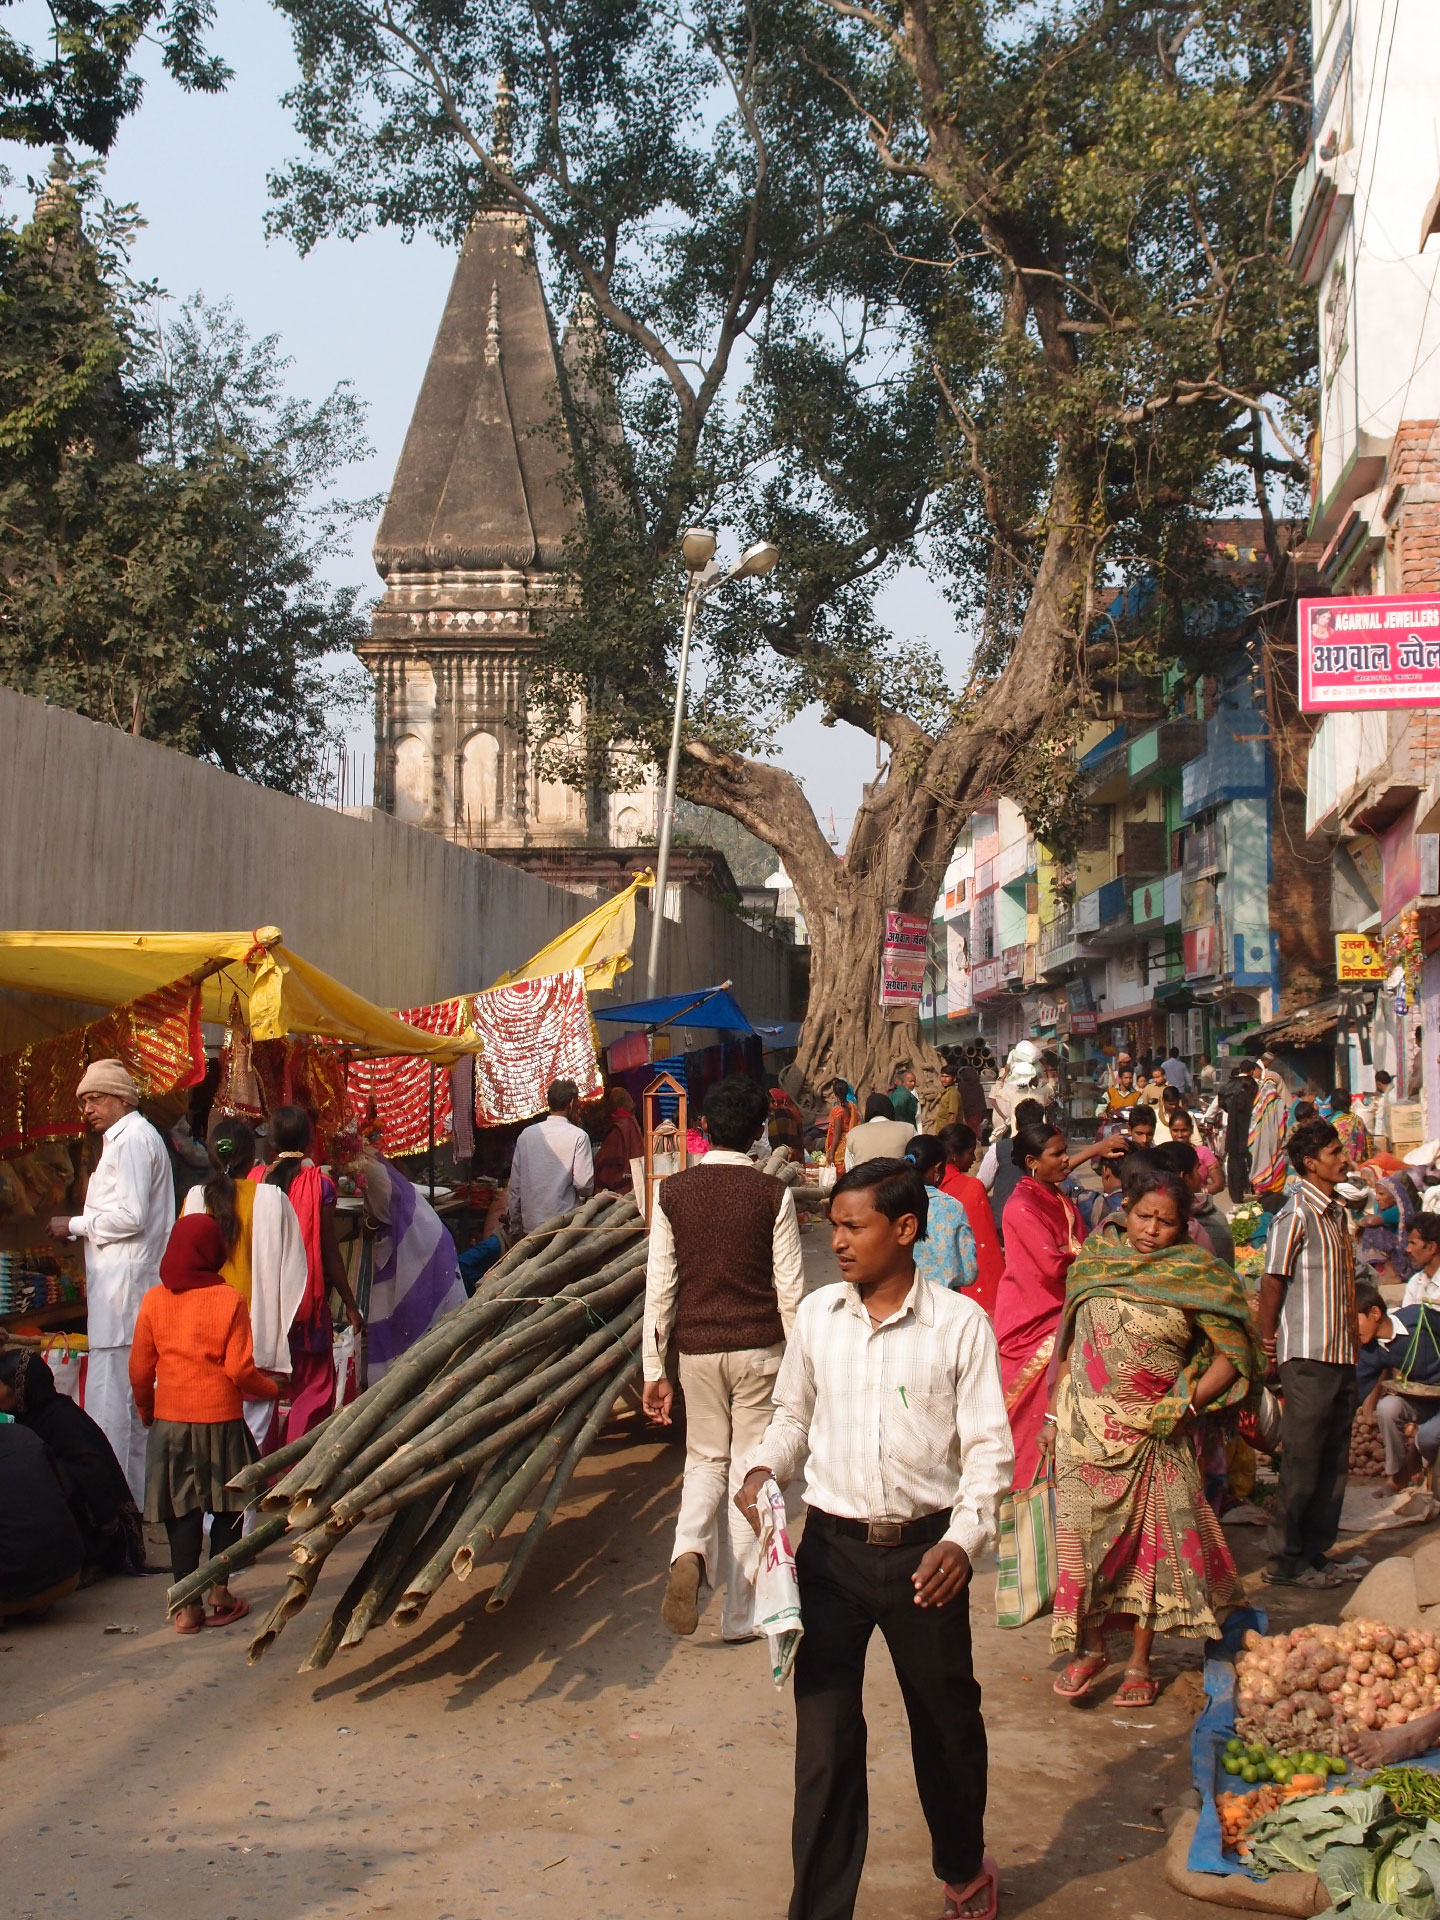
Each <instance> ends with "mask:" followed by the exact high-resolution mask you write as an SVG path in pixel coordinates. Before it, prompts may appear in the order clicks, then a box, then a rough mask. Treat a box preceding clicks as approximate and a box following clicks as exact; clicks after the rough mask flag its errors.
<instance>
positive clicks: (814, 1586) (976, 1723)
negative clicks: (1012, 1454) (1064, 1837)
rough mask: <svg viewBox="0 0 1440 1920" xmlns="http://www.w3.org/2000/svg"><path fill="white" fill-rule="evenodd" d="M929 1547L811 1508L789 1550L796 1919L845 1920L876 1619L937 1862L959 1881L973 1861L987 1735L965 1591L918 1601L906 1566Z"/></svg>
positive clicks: (860, 1814)
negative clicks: (843, 1525) (794, 1598)
mask: <svg viewBox="0 0 1440 1920" xmlns="http://www.w3.org/2000/svg"><path fill="white" fill-rule="evenodd" d="M817 1520H819V1521H821V1522H822V1524H821V1525H817V1524H816V1523H817ZM926 1551H927V1548H926V1547H925V1546H923V1545H921V1546H914V1547H872V1546H867V1545H866V1543H865V1542H864V1541H863V1540H854V1539H848V1538H845V1537H843V1536H841V1535H838V1534H835V1533H833V1532H829V1531H826V1530H825V1529H824V1527H823V1516H822V1515H818V1514H814V1513H812V1514H811V1516H810V1518H809V1519H808V1520H807V1522H806V1525H805V1533H804V1536H803V1538H802V1539H801V1542H800V1546H799V1548H798V1550H797V1552H796V1555H795V1564H796V1570H797V1572H798V1574H799V1578H800V1614H801V1618H802V1620H803V1621H804V1623H805V1632H804V1636H803V1637H802V1639H801V1641H800V1649H799V1652H798V1654H797V1656H796V1660H795V1820H794V1827H793V1830H792V1834H791V1847H792V1850H793V1853H794V1860H795V1891H794V1893H793V1894H792V1895H791V1899H790V1920H850V1916H851V1915H852V1914H853V1912H854V1910H855V1895H856V1892H857V1891H858V1889H859V1886H860V1870H861V1868H862V1867H863V1866H864V1864H865V1844H866V1841H867V1839H868V1837H869V1817H870V1803H869V1794H868V1790H867V1781H866V1772H865V1715H864V1712H863V1709H862V1705H861V1688H862V1684H863V1682H864V1678H865V1649H866V1647H867V1646H868V1645H869V1641H870V1636H871V1634H872V1633H873V1632H874V1630H875V1628H876V1627H879V1629H880V1631H881V1633H883V1634H884V1636H885V1644H886V1646H887V1647H889V1649H890V1658H891V1659H892V1660H893V1661H894V1663H895V1673H896V1676H897V1678H898V1679H899V1681H900V1691H901V1693H902V1694H903V1695H904V1699H905V1711H906V1714H907V1715H908V1717H909V1721H910V1752H911V1756H912V1758H913V1760H914V1765H915V1784H916V1786H917V1788H918V1789H919V1793H920V1805H921V1809H922V1810H923V1812H924V1815H925V1821H926V1825H927V1826H928V1827H929V1829H930V1843H931V1849H932V1856H933V1861H934V1867H935V1873H936V1876H937V1878H939V1879H941V1880H948V1881H949V1882H950V1884H951V1885H952V1886H964V1885H966V1884H967V1883H968V1882H969V1881H971V1880H973V1879H974V1878H975V1875H976V1874H977V1873H978V1872H979V1871H980V1865H981V1860H982V1858H983V1856H984V1851H985V1844H984V1843H985V1780H986V1749H985V1723H984V1721H983V1720H982V1719H981V1717H980V1688H979V1686H978V1685H977V1683H976V1680H975V1672H974V1667H973V1665H972V1662H971V1654H970V1596H969V1591H968V1589H967V1590H966V1591H965V1592H963V1593H961V1594H960V1596H959V1598H958V1599H955V1600H952V1601H951V1602H950V1603H949V1605H948V1606H945V1607H917V1606H916V1604H915V1589H914V1587H913V1586H911V1584H910V1578H911V1575H912V1574H913V1573H914V1571H915V1569H916V1567H918V1566H919V1564H920V1561H921V1559H922V1557H923V1556H924V1554H925V1553H926Z"/></svg>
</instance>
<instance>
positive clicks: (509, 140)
mask: <svg viewBox="0 0 1440 1920" xmlns="http://www.w3.org/2000/svg"><path fill="white" fill-rule="evenodd" d="M514 123H515V89H514V88H513V87H512V86H511V84H510V77H509V75H508V74H505V73H502V74H501V75H500V78H499V79H498V80H497V81H496V83H495V130H494V133H493V134H492V136H491V141H490V145H491V151H492V154H493V156H494V160H495V164H496V166H497V167H500V168H502V169H503V170H504V172H506V173H509V172H510V171H511V170H512V169H513V167H514V165H515V148H514Z"/></svg>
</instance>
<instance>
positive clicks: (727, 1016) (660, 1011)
mask: <svg viewBox="0 0 1440 1920" xmlns="http://www.w3.org/2000/svg"><path fill="white" fill-rule="evenodd" d="M729 987H730V982H729V981H728V980H726V981H723V982H722V983H721V985H720V986H718V987H697V988H696V990H695V992H694V993H667V994H663V995H662V996H661V997H660V998H659V999H658V1000H632V1001H630V1002H629V1003H628V1005H626V1006H623V1007H596V1008H595V1010H594V1011H595V1018H596V1019H597V1020H623V1021H624V1022H625V1023H626V1025H627V1026H632V1027H669V1026H673V1025H674V1024H675V1022H676V1021H677V1020H681V1019H683V1020H684V1022H685V1024H686V1026H690V1027H708V1028H709V1029H710V1030H711V1031H712V1032H714V1033H763V1032H764V1031H765V1029H764V1028H763V1027H756V1026H754V1025H752V1023H751V1021H750V1019H749V1017H748V1015H747V1014H746V1012H745V1010H744V1008H743V1007H742V1006H741V1005H740V1003H739V1002H738V1001H737V1000H736V999H735V998H734V996H733V995H732V994H731V993H730V991H729Z"/></svg>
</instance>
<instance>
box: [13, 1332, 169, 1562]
mask: <svg viewBox="0 0 1440 1920" xmlns="http://www.w3.org/2000/svg"><path fill="white" fill-rule="evenodd" d="M3 1341H4V1335H3V1333H0V1343H3ZM0 1413H8V1414H9V1415H10V1416H11V1418H12V1419H13V1420H14V1421H15V1422H16V1423H17V1425H19V1426H22V1427H28V1428H29V1430H30V1431H31V1433H33V1434H35V1435H36V1437H37V1438H38V1439H39V1440H40V1441H42V1442H43V1444H44V1445H45V1446H47V1447H48V1448H49V1449H50V1453H51V1457H52V1458H53V1459H54V1460H55V1462H56V1463H57V1464H58V1466H59V1469H60V1477H61V1479H62V1481H63V1482H64V1485H65V1491H66V1494H67V1497H68V1499H69V1503H70V1511H71V1513H72V1514H73V1515H74V1518H75V1524H76V1526H78V1527H79V1529H80V1536H81V1538H82V1540H83V1541H84V1542H85V1584H86V1585H88V1584H89V1583H90V1582H91V1581H92V1580H99V1579H101V1578H102V1577H103V1576H104V1575H105V1574H107V1573H136V1574H139V1573H144V1571H145V1533H144V1529H143V1528H142V1526H141V1524H140V1511H139V1508H138V1507H137V1506H136V1505H135V1502H134V1501H133V1500H132V1499H131V1497H130V1483H129V1482H128V1481H127V1480H126V1478H125V1475H124V1473H123V1471H122V1470H121V1466H120V1462H119V1461H118V1460H117V1459H116V1458H115V1449H114V1448H113V1447H112V1446H111V1445H110V1442H109V1441H108V1440H107V1439H106V1437H105V1431H104V1429H103V1428H102V1427H101V1426H100V1425H99V1423H98V1422H97V1421H95V1420H92V1419H91V1417H90V1415H89V1414H88V1413H86V1411H85V1409H84V1408H83V1407H80V1406H77V1405H76V1404H75V1402H74V1401H73V1400H71V1399H69V1398H68V1397H67V1396H66V1395H65V1394H63V1393H61V1392H60V1390H59V1388H58V1387H57V1386H56V1385H55V1376H54V1374H53V1373H52V1372H51V1371H50V1369H49V1367H48V1366H47V1365H46V1364H45V1360H44V1358H43V1356H42V1355H41V1354H38V1353H36V1351H35V1349H34V1348H33V1347H19V1346H10V1345H4V1344H0Z"/></svg>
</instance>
